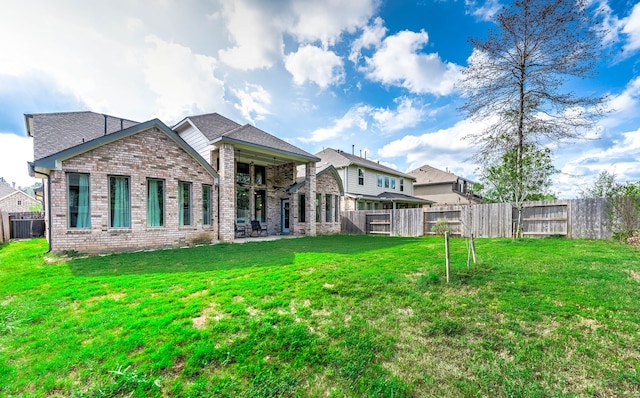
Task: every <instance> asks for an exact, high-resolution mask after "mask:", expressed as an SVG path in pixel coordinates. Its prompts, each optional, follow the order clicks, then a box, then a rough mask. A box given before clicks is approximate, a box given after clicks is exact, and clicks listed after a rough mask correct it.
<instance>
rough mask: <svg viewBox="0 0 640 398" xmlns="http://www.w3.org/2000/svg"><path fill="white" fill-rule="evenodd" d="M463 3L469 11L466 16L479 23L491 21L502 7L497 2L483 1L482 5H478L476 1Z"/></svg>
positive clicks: (471, 0)
mask: <svg viewBox="0 0 640 398" xmlns="http://www.w3.org/2000/svg"><path fill="white" fill-rule="evenodd" d="M464 3H465V5H466V6H467V8H469V9H470V11H469V12H468V14H471V15H473V16H474V17H476V18H478V19H479V20H481V21H491V20H492V19H493V17H494V16H495V15H496V14H497V13H498V12H499V11H500V8H501V7H502V6H501V5H500V2H499V1H498V0H485V2H484V4H482V5H479V4H478V1H477V0H465V2H464Z"/></svg>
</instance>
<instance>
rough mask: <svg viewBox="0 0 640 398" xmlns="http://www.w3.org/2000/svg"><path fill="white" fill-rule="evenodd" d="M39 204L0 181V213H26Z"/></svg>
mask: <svg viewBox="0 0 640 398" xmlns="http://www.w3.org/2000/svg"><path fill="white" fill-rule="evenodd" d="M39 204H40V202H39V201H38V200H37V199H36V198H33V197H31V196H30V195H28V194H26V193H24V192H22V191H20V190H18V189H16V188H15V184H14V185H13V186H11V185H9V184H7V183H6V182H3V181H0V211H4V212H7V213H19V212H27V211H30V210H29V209H30V208H32V207H34V206H38V205H39Z"/></svg>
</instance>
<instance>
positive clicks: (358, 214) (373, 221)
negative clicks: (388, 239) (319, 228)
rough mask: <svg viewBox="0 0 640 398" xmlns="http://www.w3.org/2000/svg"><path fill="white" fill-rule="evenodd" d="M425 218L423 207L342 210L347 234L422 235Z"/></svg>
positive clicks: (343, 229) (344, 230)
mask: <svg viewBox="0 0 640 398" xmlns="http://www.w3.org/2000/svg"><path fill="white" fill-rule="evenodd" d="M423 219H424V211H423V210H422V209H402V210H353V211H343V212H341V220H342V232H343V233H347V234H378V235H391V236H421V235H423V228H424V221H423Z"/></svg>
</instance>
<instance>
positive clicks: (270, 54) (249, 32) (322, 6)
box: [219, 0, 378, 70]
mask: <svg viewBox="0 0 640 398" xmlns="http://www.w3.org/2000/svg"><path fill="white" fill-rule="evenodd" d="M220 2H221V4H222V12H221V15H222V17H223V18H222V19H223V21H224V22H225V23H226V28H227V31H228V32H229V36H230V39H231V41H232V42H233V43H234V46H232V47H231V48H228V49H223V50H220V51H219V56H220V59H221V60H222V61H223V62H225V63H226V64H228V65H230V66H232V67H234V68H237V69H241V70H253V69H259V68H270V67H271V66H273V65H274V64H275V63H276V62H277V61H279V60H280V59H281V58H282V57H283V55H284V37H285V35H289V36H291V37H293V38H294V39H295V40H296V41H297V43H302V44H310V43H315V42H320V43H321V44H322V47H323V49H324V50H327V49H328V48H329V47H330V46H333V45H334V44H335V43H336V42H337V41H338V40H339V38H340V36H341V35H342V33H344V32H355V31H356V30H357V29H358V28H360V27H361V26H364V25H365V24H366V23H367V21H368V20H369V19H370V18H371V16H372V15H373V13H374V12H375V10H376V8H377V3H378V2H377V1H376V0H352V1H348V2H344V1H343V0H315V1H292V2H265V1H259V0H220Z"/></svg>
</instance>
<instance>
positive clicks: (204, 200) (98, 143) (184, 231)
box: [25, 112, 218, 252]
mask: <svg viewBox="0 0 640 398" xmlns="http://www.w3.org/2000/svg"><path fill="white" fill-rule="evenodd" d="M25 123H26V129H27V133H28V134H29V136H31V137H33V141H34V159H35V160H34V161H33V163H31V164H30V166H31V174H32V175H34V176H36V177H39V178H43V179H45V181H44V182H45V185H44V199H45V206H44V207H45V211H46V214H45V220H46V223H47V233H46V235H47V238H48V241H49V248H50V250H52V251H54V252H61V251H66V250H75V251H79V252H107V251H120V250H134V249H143V248H154V247H163V246H177V245H184V244H187V243H189V242H190V241H191V240H192V239H195V238H198V237H202V236H203V235H208V236H209V237H210V239H215V237H216V236H217V223H216V218H215V212H214V210H215V209H217V197H218V195H217V192H215V180H216V178H217V177H218V174H217V173H216V171H215V170H214V169H213V167H211V165H210V164H209V163H207V162H206V161H205V160H204V159H203V158H202V157H201V156H200V155H199V154H198V153H197V152H196V151H194V150H193V148H191V147H190V146H189V145H187V144H186V142H184V140H182V139H181V138H180V137H179V136H178V134H176V133H175V132H174V131H173V130H171V129H170V128H169V127H167V126H166V125H165V124H164V123H162V122H161V121H160V120H157V119H153V120H150V121H147V122H144V123H136V122H133V121H130V120H125V119H119V118H115V117H112V116H106V115H101V114H97V113H93V112H68V113H52V114H26V115H25Z"/></svg>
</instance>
